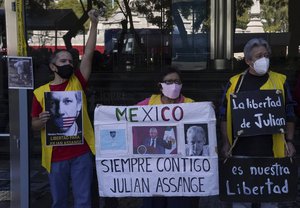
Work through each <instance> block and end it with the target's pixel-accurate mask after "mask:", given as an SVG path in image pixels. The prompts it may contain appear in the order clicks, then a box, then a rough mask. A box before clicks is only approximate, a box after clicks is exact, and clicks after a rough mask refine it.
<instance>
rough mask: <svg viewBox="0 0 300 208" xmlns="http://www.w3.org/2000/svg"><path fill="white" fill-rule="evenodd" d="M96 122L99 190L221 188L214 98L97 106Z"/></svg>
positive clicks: (186, 192)
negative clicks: (151, 104) (170, 102)
mask: <svg viewBox="0 0 300 208" xmlns="http://www.w3.org/2000/svg"><path fill="white" fill-rule="evenodd" d="M94 126H95V138H96V165H97V175H98V181H99V194H100V195H101V196H110V197H112V196H113V197H126V196H137V197H139V196H143V197H144V196H208V195H217V194H218V193H219V184H218V155H217V152H216V151H217V141H216V119H215V112H214V109H213V106H212V103H210V102H199V103H183V104H171V105H153V106H98V107H97V108H96V109H95V114H94Z"/></svg>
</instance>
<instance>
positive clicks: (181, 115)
mask: <svg viewBox="0 0 300 208" xmlns="http://www.w3.org/2000/svg"><path fill="white" fill-rule="evenodd" d="M177 109H179V110H180V112H179V116H180V117H179V118H176V110H177ZM172 116H173V118H174V120H175V121H180V120H181V119H182V118H183V110H182V108H181V107H180V106H176V107H175V108H173V110H172Z"/></svg>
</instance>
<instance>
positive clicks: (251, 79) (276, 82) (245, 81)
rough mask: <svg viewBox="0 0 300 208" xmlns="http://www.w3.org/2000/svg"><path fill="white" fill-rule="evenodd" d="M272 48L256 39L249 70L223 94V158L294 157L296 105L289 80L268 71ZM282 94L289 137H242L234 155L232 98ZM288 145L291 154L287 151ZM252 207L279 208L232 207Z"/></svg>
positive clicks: (248, 51) (247, 51)
mask: <svg viewBox="0 0 300 208" xmlns="http://www.w3.org/2000/svg"><path fill="white" fill-rule="evenodd" d="M270 54H271V49H270V46H269V44H268V43H267V42H266V41H265V40H264V39H261V38H254V39H251V40H249V41H248V42H247V44H246V45H245V47H244V56H245V62H246V63H247V65H248V66H249V67H248V68H247V69H246V70H245V71H244V72H242V73H240V74H237V75H235V76H233V77H231V78H230V81H229V82H228V84H227V87H226V89H225V91H224V95H223V100H222V106H221V108H220V119H221V136H222V142H223V146H222V150H221V151H222V152H221V154H222V156H223V157H229V156H231V155H233V156H259V157H285V156H293V155H294V154H295V147H294V145H293V136H294V120H295V115H294V109H293V106H294V101H293V100H292V97H291V93H290V90H289V87H288V84H287V81H286V76H285V75H283V74H280V73H276V72H273V71H271V70H270V69H269V63H270V60H269V56H270ZM274 89H276V90H281V91H282V92H283V95H284V96H283V98H284V103H285V109H286V117H287V129H286V134H285V135H284V134H274V135H256V136H245V137H239V138H238V140H237V141H236V143H235V145H234V147H233V148H232V152H230V147H231V145H232V144H233V142H234V140H235V139H236V138H233V135H232V118H231V110H230V94H231V93H237V92H241V91H252V92H253V93H255V91H259V90H274ZM284 139H285V141H286V143H287V147H288V150H289V151H287V149H286V148H285V142H284ZM248 207H249V208H250V207H268V208H272V207H277V203H255V204H254V203H253V204H252V203H233V208H248Z"/></svg>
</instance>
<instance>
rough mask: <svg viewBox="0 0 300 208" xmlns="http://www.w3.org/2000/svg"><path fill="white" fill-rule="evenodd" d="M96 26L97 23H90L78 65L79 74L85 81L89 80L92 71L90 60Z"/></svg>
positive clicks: (93, 48) (94, 41) (91, 58)
mask: <svg viewBox="0 0 300 208" xmlns="http://www.w3.org/2000/svg"><path fill="white" fill-rule="evenodd" d="M97 25H98V23H97V22H93V21H92V22H91V27H90V32H89V33H90V34H89V37H88V40H87V43H86V46H85V50H84V55H83V57H82V60H81V63H80V72H81V74H82V75H83V77H84V78H85V80H86V81H87V80H88V79H89V77H90V74H91V71H92V60H93V54H94V50H95V47H96V40H97Z"/></svg>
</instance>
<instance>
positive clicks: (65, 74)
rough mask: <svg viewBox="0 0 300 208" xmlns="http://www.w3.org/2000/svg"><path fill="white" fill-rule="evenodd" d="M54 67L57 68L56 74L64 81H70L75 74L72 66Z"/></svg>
mask: <svg viewBox="0 0 300 208" xmlns="http://www.w3.org/2000/svg"><path fill="white" fill-rule="evenodd" d="M54 66H56V68H57V72H56V73H57V74H58V75H59V76H60V77H61V78H63V79H70V77H71V76H72V74H73V73H74V67H73V66H71V65H70V64H68V65H63V66H57V65H56V64H54Z"/></svg>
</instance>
